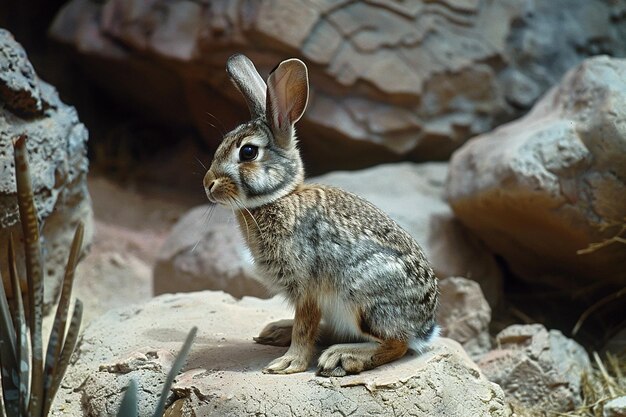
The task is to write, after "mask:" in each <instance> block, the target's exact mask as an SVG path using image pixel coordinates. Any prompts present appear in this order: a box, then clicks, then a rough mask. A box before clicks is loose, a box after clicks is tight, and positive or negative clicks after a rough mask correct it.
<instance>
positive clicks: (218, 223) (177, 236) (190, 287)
mask: <svg viewBox="0 0 626 417" xmlns="http://www.w3.org/2000/svg"><path fill="white" fill-rule="evenodd" d="M249 227H255V226H254V225H253V224H252V225H249ZM243 232H244V233H245V230H244V231H243ZM252 262H253V261H252V255H251V254H250V253H249V252H248V250H247V247H246V245H245V242H244V240H243V236H242V235H241V231H240V230H239V227H238V226H237V224H236V220H235V217H234V215H233V213H232V211H230V210H228V209H225V208H223V207H218V206H200V207H196V208H195V209H193V210H192V211H190V212H189V213H188V214H186V215H185V216H184V217H183V218H182V219H181V220H180V221H179V222H178V223H177V224H176V225H175V226H174V228H173V229H172V231H171V234H170V235H169V237H168V238H167V239H166V240H165V242H164V243H163V245H162V247H161V250H160V252H159V255H158V257H157V260H156V263H155V266H154V273H153V282H154V293H155V294H164V293H175V292H190V291H199V290H222V291H226V292H227V293H229V294H231V295H233V296H234V297H239V298H240V297H243V296H244V295H250V296H255V297H261V298H267V297H269V296H270V293H269V292H268V291H267V289H266V288H265V287H264V286H263V285H262V284H261V283H260V281H259V280H258V277H257V276H256V274H255V270H254V266H253V263H252Z"/></svg>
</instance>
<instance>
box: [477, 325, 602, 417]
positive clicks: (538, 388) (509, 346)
mask: <svg viewBox="0 0 626 417" xmlns="http://www.w3.org/2000/svg"><path fill="white" fill-rule="evenodd" d="M496 345H497V346H498V348H497V349H495V350H492V351H490V352H488V353H487V354H485V355H484V356H483V357H482V358H481V359H480V361H479V362H478V366H479V367H480V369H481V370H482V371H483V372H484V373H485V375H486V376H487V378H489V380H490V381H493V382H495V383H497V384H498V385H500V386H501V387H502V389H503V390H504V392H505V394H506V396H507V400H509V401H513V402H517V403H519V404H521V405H523V406H524V407H528V408H535V409H537V410H544V411H545V410H550V411H557V412H563V411H569V410H572V409H573V408H574V407H575V406H577V405H579V404H580V400H581V398H580V393H581V390H580V388H581V377H582V375H583V373H584V372H587V371H589V370H590V363H589V357H588V356H587V352H585V349H584V348H583V347H582V346H580V345H579V344H578V343H576V342H575V341H573V340H571V339H568V338H567V337H565V336H563V334H562V333H561V332H560V331H558V330H550V331H548V330H547V329H546V328H545V327H544V326H543V325H541V324H529V325H512V326H509V327H507V328H506V329H504V330H502V331H501V332H500V333H499V334H498V335H497V336H496Z"/></svg>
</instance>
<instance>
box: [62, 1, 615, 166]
mask: <svg viewBox="0 0 626 417" xmlns="http://www.w3.org/2000/svg"><path fill="white" fill-rule="evenodd" d="M564 9H567V10H568V11H570V12H569V13H566V14H564V13H563V12H562V11H563V10H564ZM615 13H617V12H615V11H614V9H613V6H612V5H610V4H607V3H606V2H605V1H602V0H553V1H549V2H527V1H524V0H509V1H493V2H479V1H477V0H437V1H428V2H390V1H357V2H349V1H340V2H334V1H326V0H325V1H305V0H291V1H290V0H277V1H271V2H232V1H230V0H213V1H210V2H188V1H177V2H174V3H172V2H170V1H165V0H154V1H149V2H146V1H143V0H107V1H97V0H73V1H70V2H69V3H68V4H66V5H65V6H64V7H63V9H62V10H61V12H60V13H59V14H58V16H57V17H56V20H55V22H54V24H53V25H52V28H51V34H52V36H53V37H54V38H55V39H57V40H59V41H61V42H64V43H67V44H70V45H71V46H73V47H74V49H75V50H76V51H77V52H78V53H79V54H81V58H82V59H83V61H85V62H89V60H90V58H91V57H97V58H101V59H99V60H97V61H96V62H97V64H96V65H94V64H93V63H90V64H87V65H88V66H89V70H88V73H89V75H91V76H93V78H94V80H95V81H96V82H97V83H98V84H100V85H101V86H103V87H105V88H106V89H108V90H110V91H114V92H115V95H116V96H117V97H122V98H123V99H122V100H123V102H124V103H128V102H132V103H133V104H135V106H134V108H135V109H144V111H145V112H146V114H149V115H150V116H152V117H155V115H158V116H157V117H160V118H162V120H165V121H170V122H173V123H181V122H182V123H186V124H193V125H194V126H196V128H197V129H198V131H200V132H202V133H203V135H204V136H205V138H206V140H207V141H208V142H210V144H212V145H214V141H215V140H216V135H215V134H214V132H212V131H211V132H209V131H208V130H207V128H206V127H207V117H206V113H207V112H210V113H211V114H214V115H216V116H217V118H218V119H220V120H223V121H227V122H228V123H224V124H225V125H228V126H230V122H235V121H237V120H240V121H241V120H243V119H244V118H245V117H246V116H245V114H246V111H245V106H244V103H243V100H241V98H240V97H239V95H238V93H237V92H236V91H235V89H234V88H232V86H231V85H230V83H229V82H228V80H227V79H226V76H225V71H224V64H225V61H226V59H227V58H228V56H229V55H230V54H232V53H234V52H244V53H247V54H249V55H250V57H251V58H252V59H253V61H254V62H255V64H257V66H258V67H259V69H260V71H261V73H263V74H264V75H267V73H268V72H269V71H270V70H271V69H272V68H273V67H274V66H275V65H276V64H277V63H278V62H279V61H280V60H281V59H284V58H286V57H289V56H297V57H301V58H303V59H305V60H306V61H307V62H308V63H309V64H310V71H311V75H312V88H313V92H312V94H311V96H310V103H309V109H308V111H307V113H306V114H305V116H304V119H303V123H302V126H301V129H300V137H301V138H302V139H303V140H302V146H303V148H304V149H305V150H306V158H307V160H308V161H307V162H308V163H309V164H310V165H313V166H315V168H316V169H318V170H330V169H337V168H357V167H364V166H367V165H371V164H374V163H380V162H389V161H393V160H396V159H398V158H399V157H402V158H413V159H419V160H427V159H433V158H444V157H447V156H448V155H449V154H450V152H451V151H452V150H454V149H455V148H457V147H458V146H459V145H461V144H462V143H463V142H464V141H465V140H466V139H467V138H469V137H471V136H474V135H476V134H478V133H482V132H485V131H488V130H490V129H491V128H492V127H493V126H494V125H495V124H496V123H497V122H498V120H501V119H502V118H510V117H511V115H515V114H518V115H519V114H522V113H523V112H524V111H525V110H526V109H528V107H529V106H530V105H532V103H533V102H534V101H535V100H536V99H537V97H539V95H540V94H541V93H542V92H544V91H545V90H546V89H547V88H548V87H549V86H551V85H552V84H553V83H554V82H555V81H556V80H558V78H559V77H560V76H561V75H562V74H563V73H564V72H565V71H566V70H567V69H568V68H570V67H571V66H573V65H575V64H577V63H578V62H580V61H581V60H582V59H583V58H585V57H588V56H590V55H595V54H598V53H602V52H604V53H610V54H611V55H615V56H624V55H626V46H625V45H624V43H623V42H621V38H620V36H619V33H621V32H620V31H622V30H623V28H624V24H625V23H624V22H623V20H620V19H615V18H614V15H615ZM538 68H541V70H538ZM129 78H130V79H132V80H133V82H132V83H128V82H125V81H124V80H126V79H129ZM218 95H219V96H221V97H220V98H218V97H217V96H218ZM224 97H225V98H228V99H232V101H233V102H234V103H236V105H237V108H235V109H234V108H233V106H232V105H231V104H227V103H225V100H224V99H223V98H224ZM233 110H235V111H234V112H233ZM233 113H235V115H238V116H237V117H234V115H233ZM340 150H345V152H339V151H340Z"/></svg>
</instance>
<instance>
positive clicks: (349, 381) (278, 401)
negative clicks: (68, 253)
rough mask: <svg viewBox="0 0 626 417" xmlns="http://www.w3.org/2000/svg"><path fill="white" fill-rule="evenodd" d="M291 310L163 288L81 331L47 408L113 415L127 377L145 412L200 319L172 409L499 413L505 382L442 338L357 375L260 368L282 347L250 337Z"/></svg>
mask: <svg viewBox="0 0 626 417" xmlns="http://www.w3.org/2000/svg"><path fill="white" fill-rule="evenodd" d="M290 315H291V312H289V311H288V310H287V309H286V308H285V305H284V303H283V302H282V301H281V300H279V299H277V298H273V299H270V300H261V299H257V298H252V297H245V298H243V299H242V300H241V301H236V300H235V299H234V298H232V297H231V296H230V295H227V294H225V293H223V292H210V291H205V292H198V293H189V294H173V295H163V296H160V297H157V298H155V299H153V300H151V301H150V302H148V303H146V304H143V305H137V306H132V307H128V308H125V309H120V310H113V311H110V312H109V313H107V314H106V315H104V316H102V317H101V318H99V319H97V320H95V321H94V322H92V323H91V324H90V325H89V326H88V327H87V328H86V329H85V332H84V335H83V337H82V339H81V341H80V345H79V346H78V351H77V353H76V354H75V356H74V358H73V363H72V365H71V367H70V369H69V370H68V373H67V375H66V378H65V380H64V382H63V386H62V390H61V392H60V393H59V396H58V398H57V400H56V402H55V404H54V412H57V413H67V414H70V413H71V415H76V416H81V415H82V416H106V415H111V414H113V413H115V410H116V409H117V405H118V404H119V402H120V399H121V395H122V393H123V391H124V389H125V387H126V386H127V384H128V383H129V380H130V379H131V378H134V379H135V380H137V381H138V383H139V393H140V394H139V396H140V404H139V408H140V415H142V416H147V415H150V413H151V410H152V409H153V407H154V404H155V403H156V401H157V399H158V395H159V394H158V393H159V391H160V387H161V384H162V382H163V380H164V375H165V372H166V371H167V370H168V369H169V367H170V365H171V362H172V360H173V355H174V354H175V353H176V352H177V351H178V349H180V346H181V345H182V342H183V340H184V338H185V334H186V332H187V331H188V330H189V329H190V328H191V327H192V326H198V327H199V331H198V336H197V338H196V340H195V343H194V345H193V348H192V351H191V353H190V356H189V359H188V363H187V365H186V367H185V368H184V369H183V373H182V374H181V375H179V377H178V378H177V382H176V384H175V387H174V392H175V394H173V395H171V398H169V406H168V407H169V410H168V412H169V413H170V415H172V416H173V415H184V416H190V415H195V416H214V415H215V416H217V415H243V416H245V415H268V416H270V415H272V416H308V415H335V414H336V415H355V416H356V415H372V414H373V415H394V414H395V415H397V414H403V413H404V414H408V415H414V416H467V415H471V416H498V417H500V416H505V406H504V397H503V393H502V390H501V389H500V388H499V387H498V386H497V385H496V384H493V383H491V382H489V381H487V380H486V379H485V377H484V376H483V375H482V374H481V372H480V371H479V370H478V368H477V366H476V365H475V364H474V363H473V362H472V361H471V360H470V359H469V358H468V356H467V355H466V354H465V353H464V351H463V350H462V348H461V347H460V346H459V345H458V344H457V343H456V342H453V341H451V340H449V339H444V338H442V339H440V340H439V341H438V342H436V344H435V345H434V346H433V347H432V349H431V350H430V351H429V352H427V353H425V354H424V355H422V356H419V357H418V356H416V355H415V354H413V353H409V354H408V355H407V356H406V357H405V358H403V359H402V360H400V361H397V362H395V363H392V364H389V365H387V366H384V367H381V368H378V369H376V370H373V371H370V372H365V373H362V374H360V375H354V376H349V377H344V378H322V377H317V376H315V373H314V368H313V367H312V368H311V369H309V371H307V372H304V373H299V374H294V375H289V376H284V375H265V374H263V373H261V369H262V368H263V367H264V366H265V365H267V363H269V362H270V361H271V360H272V359H274V358H276V357H278V356H280V355H282V354H283V353H284V351H285V348H277V347H270V346H263V345H258V344H255V343H254V342H253V341H252V337H253V336H255V335H256V334H257V333H258V332H259V330H260V329H261V328H262V327H263V326H264V325H265V324H266V323H267V322H269V321H272V320H277V319H282V318H288V317H289V316H290Z"/></svg>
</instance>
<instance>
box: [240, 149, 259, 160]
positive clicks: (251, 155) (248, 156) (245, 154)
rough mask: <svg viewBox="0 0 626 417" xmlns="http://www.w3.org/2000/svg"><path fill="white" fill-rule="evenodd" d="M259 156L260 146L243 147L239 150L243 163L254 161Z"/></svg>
mask: <svg viewBox="0 0 626 417" xmlns="http://www.w3.org/2000/svg"><path fill="white" fill-rule="evenodd" d="M258 154H259V148H258V146H254V145H243V146H242V147H241V149H239V160H240V161H242V162H248V161H253V160H254V159H255V158H256V157H257V155H258Z"/></svg>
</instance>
